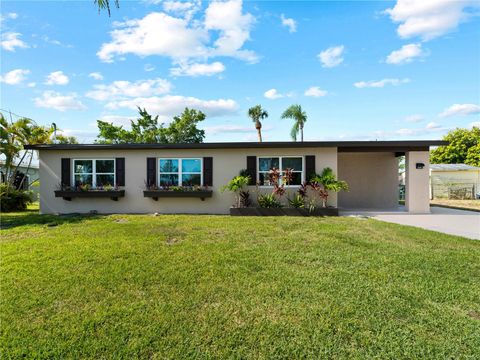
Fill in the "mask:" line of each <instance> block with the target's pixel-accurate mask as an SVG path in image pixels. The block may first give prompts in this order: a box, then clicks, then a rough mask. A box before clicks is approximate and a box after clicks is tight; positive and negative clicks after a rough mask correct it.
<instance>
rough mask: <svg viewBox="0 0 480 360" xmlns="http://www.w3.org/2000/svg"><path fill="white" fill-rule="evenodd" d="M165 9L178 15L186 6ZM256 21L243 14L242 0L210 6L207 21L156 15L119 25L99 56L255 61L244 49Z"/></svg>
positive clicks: (174, 4) (106, 58)
mask: <svg viewBox="0 0 480 360" xmlns="http://www.w3.org/2000/svg"><path fill="white" fill-rule="evenodd" d="M165 6H166V8H168V10H169V11H170V12H177V11H180V8H182V6H183V5H180V4H178V3H177V2H170V3H168V4H165ZM174 10H175V11H174ZM254 20H255V19H254V17H253V16H252V15H251V14H248V13H246V14H244V13H243V11H242V1H241V0H230V1H224V2H220V1H213V2H211V3H209V5H208V7H207V9H206V11H205V17H204V21H203V22H201V21H200V20H191V19H190V18H189V17H175V16H171V15H168V14H166V13H161V12H152V13H150V14H148V15H146V16H145V17H143V18H142V19H134V20H128V21H125V22H121V23H119V22H117V23H116V24H115V26H116V29H114V30H113V31H112V32H111V33H110V35H111V41H110V42H107V43H104V44H103V45H102V46H101V48H100V50H99V51H98V52H97V56H98V57H99V58H100V59H101V60H102V61H105V62H113V61H114V59H115V57H117V56H122V55H126V54H134V55H138V56H141V57H145V56H149V55H159V56H167V57H170V58H172V59H173V60H174V62H178V61H180V60H183V61H187V60H191V59H206V58H209V57H214V56H229V57H236V58H240V59H243V60H246V61H249V62H255V61H256V60H257V56H256V54H255V53H254V52H252V51H249V50H244V49H242V48H243V45H244V44H245V42H246V41H247V40H249V38H250V29H251V26H252V24H253V23H254ZM159 34H161V36H159ZM212 35H215V36H212ZM212 39H214V42H213V43H212Z"/></svg>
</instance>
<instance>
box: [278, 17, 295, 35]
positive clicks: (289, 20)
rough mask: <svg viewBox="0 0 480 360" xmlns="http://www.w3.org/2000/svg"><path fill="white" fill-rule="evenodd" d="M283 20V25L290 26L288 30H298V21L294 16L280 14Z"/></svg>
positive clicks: (292, 31)
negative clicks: (288, 16)
mask: <svg viewBox="0 0 480 360" xmlns="http://www.w3.org/2000/svg"><path fill="white" fill-rule="evenodd" d="M280 18H281V20H282V25H283V26H286V27H287V28H288V31H289V32H291V33H294V32H296V31H297V22H296V21H295V20H293V19H292V18H286V17H285V15H283V14H282V15H281V16H280Z"/></svg>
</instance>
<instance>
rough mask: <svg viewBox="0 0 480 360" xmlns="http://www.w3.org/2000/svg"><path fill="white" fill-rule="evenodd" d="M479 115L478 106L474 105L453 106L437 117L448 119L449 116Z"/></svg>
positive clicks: (479, 109)
mask: <svg viewBox="0 0 480 360" xmlns="http://www.w3.org/2000/svg"><path fill="white" fill-rule="evenodd" d="M475 114H480V106H479V105H476V104H454V105H452V106H450V107H449V108H447V109H445V110H444V111H443V112H442V113H440V114H439V115H438V116H440V117H450V116H466V115H475Z"/></svg>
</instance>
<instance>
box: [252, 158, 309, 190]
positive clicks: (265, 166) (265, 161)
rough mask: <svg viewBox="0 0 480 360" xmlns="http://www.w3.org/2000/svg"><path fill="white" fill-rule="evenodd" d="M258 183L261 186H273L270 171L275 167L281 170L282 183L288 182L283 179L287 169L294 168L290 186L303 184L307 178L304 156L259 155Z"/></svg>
mask: <svg viewBox="0 0 480 360" xmlns="http://www.w3.org/2000/svg"><path fill="white" fill-rule="evenodd" d="M257 165H258V175H257V176H258V179H257V181H258V183H259V184H260V185H261V186H273V184H270V181H269V176H268V173H269V171H270V170H272V169H273V168H276V169H278V170H279V171H280V184H282V183H283V184H285V185H287V184H286V182H285V179H283V175H284V171H285V170H286V169H290V170H292V179H291V181H290V183H289V186H298V185H301V184H302V182H303V181H304V179H305V176H304V170H303V169H304V167H305V164H304V158H303V156H262V157H258V164H257Z"/></svg>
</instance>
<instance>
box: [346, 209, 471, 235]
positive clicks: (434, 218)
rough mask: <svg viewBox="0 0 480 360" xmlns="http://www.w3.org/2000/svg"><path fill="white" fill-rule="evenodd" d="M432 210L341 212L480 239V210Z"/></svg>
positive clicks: (347, 214)
mask: <svg viewBox="0 0 480 360" xmlns="http://www.w3.org/2000/svg"><path fill="white" fill-rule="evenodd" d="M430 210H431V214H409V213H406V212H403V211H392V212H380V211H379V212H370V211H358V212H357V211H344V212H341V213H340V214H341V215H342V216H352V215H362V216H369V217H372V218H374V219H377V220H382V221H387V222H392V223H396V224H401V225H410V226H416V227H420V228H424V229H428V230H434V231H439V232H442V233H445V234H451V235H458V236H463V237H466V238H470V239H475V240H480V213H479V212H474V211H464V210H455V209H446V208H441V207H434V206H432V207H431V208H430Z"/></svg>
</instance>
